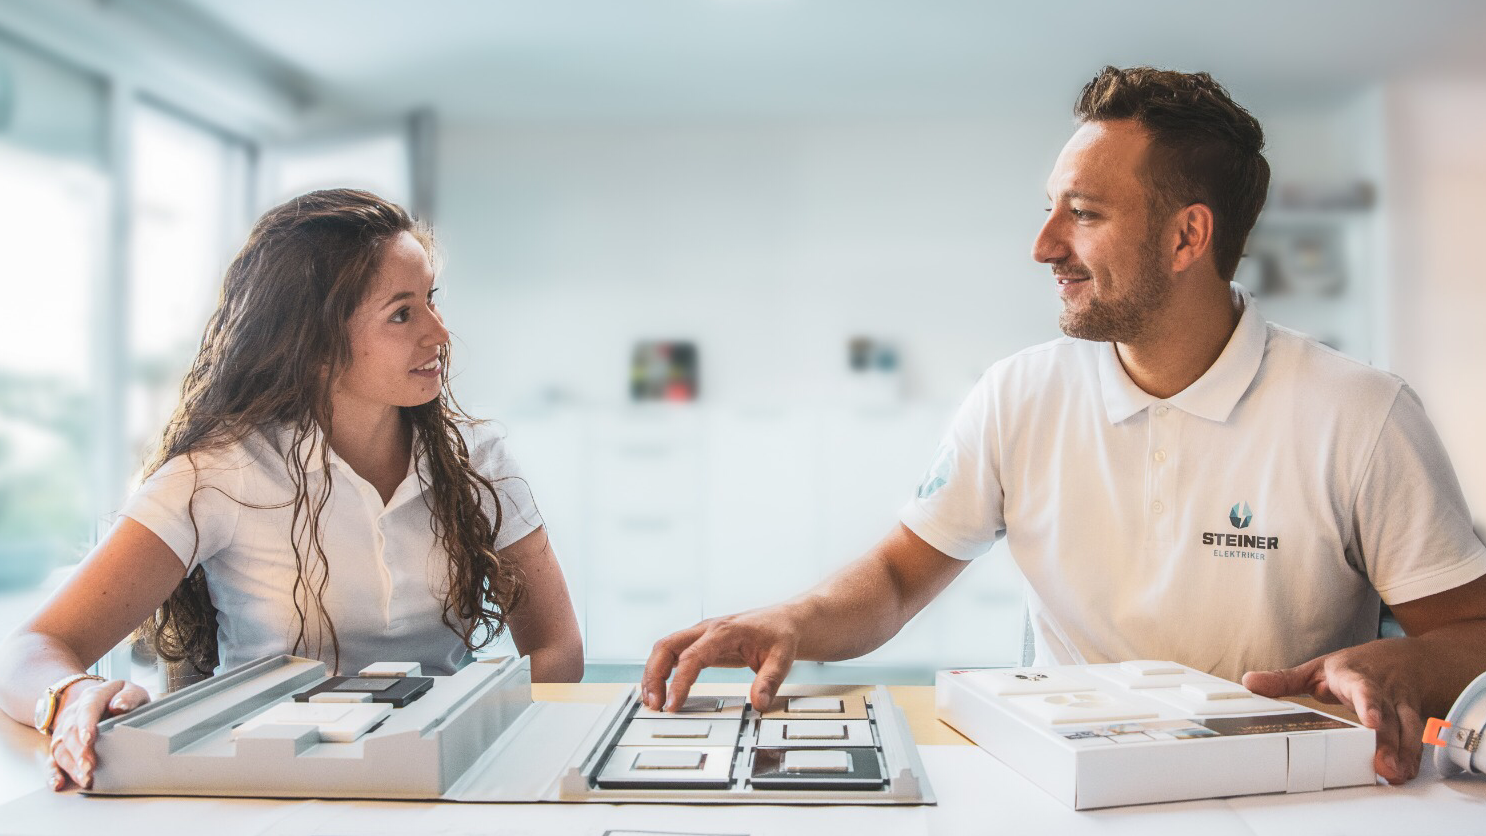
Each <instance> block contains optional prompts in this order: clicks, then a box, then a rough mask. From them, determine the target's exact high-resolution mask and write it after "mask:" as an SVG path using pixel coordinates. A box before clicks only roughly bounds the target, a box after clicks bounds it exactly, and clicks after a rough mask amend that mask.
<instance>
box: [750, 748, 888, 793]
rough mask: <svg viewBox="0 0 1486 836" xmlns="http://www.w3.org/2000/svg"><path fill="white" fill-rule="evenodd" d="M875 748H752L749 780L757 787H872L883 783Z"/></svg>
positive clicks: (805, 788) (867, 788)
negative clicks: (751, 767) (751, 766)
mask: <svg viewBox="0 0 1486 836" xmlns="http://www.w3.org/2000/svg"><path fill="white" fill-rule="evenodd" d="M880 758H881V755H880V754H879V753H878V751H877V750H876V749H875V748H868V747H851V748H841V749H783V748H771V747H760V748H758V749H754V750H753V770H752V778H751V780H752V783H753V785H754V786H755V787H758V788H759V789H765V788H767V789H803V790H810V789H819V790H845V789H854V790H875V789H881V788H882V786H883V783H884V781H883V777H882V763H881V760H880Z"/></svg>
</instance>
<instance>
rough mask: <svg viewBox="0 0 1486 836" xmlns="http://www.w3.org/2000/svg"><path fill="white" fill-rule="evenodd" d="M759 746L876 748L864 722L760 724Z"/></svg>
mask: <svg viewBox="0 0 1486 836" xmlns="http://www.w3.org/2000/svg"><path fill="white" fill-rule="evenodd" d="M758 745H760V746H781V747H786V746H787V747H791V748H804V747H809V748H838V749H839V748H841V747H843V746H876V745H877V741H875V740H873V739H872V724H871V723H870V722H868V721H866V720H761V721H760V722H759V729H758Z"/></svg>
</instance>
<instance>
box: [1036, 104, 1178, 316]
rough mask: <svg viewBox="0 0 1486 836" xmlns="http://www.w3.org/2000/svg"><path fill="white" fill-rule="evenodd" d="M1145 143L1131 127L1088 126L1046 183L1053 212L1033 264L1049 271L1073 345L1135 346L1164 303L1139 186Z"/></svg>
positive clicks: (1166, 279)
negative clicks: (1045, 266)
mask: <svg viewBox="0 0 1486 836" xmlns="http://www.w3.org/2000/svg"><path fill="white" fill-rule="evenodd" d="M1149 146H1150V138H1149V136H1148V135H1147V134H1146V132H1145V129H1144V128H1142V127H1140V126H1139V125H1138V124H1136V123H1135V122H1133V121H1130V120H1113V121H1106V122H1087V123H1085V124H1083V125H1082V126H1081V127H1079V129H1078V131H1076V132H1075V133H1074V134H1073V138H1072V139H1070V140H1068V144H1067V145H1065V146H1063V152H1062V153H1061V154H1059V155H1058V162H1057V164H1056V165H1054V166H1053V173H1052V175H1051V176H1050V177H1049V178H1048V181H1047V194H1048V201H1049V204H1050V208H1049V210H1048V217H1047V222H1046V223H1044V224H1043V225H1042V231H1041V232H1039V233H1038V235H1037V240H1036V241H1034V242H1033V244H1032V258H1034V259H1036V260H1037V261H1040V262H1042V263H1044V264H1049V265H1052V268H1053V277H1054V278H1055V279H1056V281H1057V283H1058V295H1059V296H1060V297H1061V298H1062V300H1063V313H1062V314H1061V315H1060V316H1059V317H1058V325H1059V326H1060V327H1061V328H1062V329H1063V332H1064V333H1065V334H1067V335H1068V336H1070V337H1077V338H1079V339H1084V340H1100V341H1111V342H1120V343H1130V342H1136V341H1138V340H1139V339H1140V338H1141V336H1143V335H1144V334H1145V333H1146V331H1147V329H1148V326H1149V323H1150V322H1151V321H1153V319H1154V318H1155V315H1156V314H1157V312H1158V311H1159V310H1160V309H1161V307H1162V306H1163V305H1164V304H1165V302H1166V296H1167V290H1168V288H1169V287H1170V284H1171V274H1170V270H1169V269H1168V266H1167V265H1166V263H1165V262H1164V259H1163V258H1162V254H1161V249H1160V246H1159V242H1160V238H1161V232H1162V228H1161V226H1162V225H1161V223H1160V219H1157V218H1153V217H1152V216H1151V213H1150V201H1149V199H1148V198H1149V195H1150V186H1148V185H1147V184H1146V182H1145V181H1144V179H1143V178H1142V171H1143V167H1144V166H1145V159H1146V152H1147V149H1148V148H1149Z"/></svg>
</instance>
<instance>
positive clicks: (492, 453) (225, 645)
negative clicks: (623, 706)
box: [119, 425, 541, 674]
mask: <svg viewBox="0 0 1486 836" xmlns="http://www.w3.org/2000/svg"><path fill="white" fill-rule="evenodd" d="M460 432H461V434H462V435H463V436H464V441H465V445H466V446H467V447H468V449H469V454H470V465H471V467H473V468H474V469H475V470H476V471H477V472H479V473H480V474H482V475H483V476H485V477H486V478H487V479H490V480H491V481H492V482H493V483H494V485H495V488H496V492H497V495H498V496H499V497H500V504H501V510H502V520H501V527H500V532H499V534H498V536H497V537H496V540H495V543H494V547H495V548H496V549H502V548H505V547H506V546H508V545H510V544H512V543H514V542H516V541H517V540H519V539H521V538H522V537H525V536H526V535H527V534H530V533H531V532H532V531H534V530H536V528H537V527H538V526H540V525H541V518H540V517H539V515H538V514H537V511H536V507H535V504H534V502H533V500H532V496H531V492H530V490H529V489H528V488H527V487H526V482H525V480H523V479H521V478H520V470H519V469H518V468H517V466H516V462H515V461H514V460H512V458H511V456H510V455H509V453H508V452H507V450H506V446H505V443H504V439H503V435H502V434H501V433H500V432H498V431H496V430H495V429H493V428H492V427H490V426H489V425H461V427H460ZM323 438H324V437H323V436H322V435H320V434H319V433H318V432H316V434H315V435H314V436H313V437H311V438H309V439H306V443H304V444H302V445H301V450H300V451H299V455H300V457H301V459H302V461H303V462H304V465H305V470H306V479H307V481H308V490H309V495H310V497H311V499H312V500H313V499H314V497H316V496H318V495H319V492H320V491H321V490H322V489H323V488H324V484H325V476H326V474H325V473H324V472H323V470H322V466H321V460H320V448H319V445H320V444H322V443H323ZM290 443H291V439H290V435H289V433H288V431H287V429H283V428H267V429H264V430H262V431H255V432H252V433H249V434H248V435H247V436H246V437H245V438H243V440H242V441H240V442H237V443H235V444H231V445H228V446H225V447H220V448H217V449H211V450H204V451H201V452H198V453H194V454H192V455H191V457H190V460H188V458H187V457H186V456H177V457H175V458H173V459H171V460H170V461H168V462H166V463H165V465H164V466H163V467H161V468H160V469H159V470H158V471H156V472H155V474H154V475H153V476H151V477H150V478H149V479H147V480H145V482H144V484H143V485H141V486H140V487H139V489H138V490H137V491H135V493H134V494H133V495H132V496H131V497H130V498H129V500H128V501H127V502H126V503H125V505H124V508H123V509H122V510H121V511H120V512H119V513H120V514H122V515H124V516H127V517H129V518H131V519H133V520H135V521H137V522H139V523H140V524H141V525H143V526H145V527H146V528H148V529H150V530H151V531H153V532H154V533H155V534H156V535H157V536H159V537H160V539H161V540H164V541H165V543H166V545H168V546H170V547H171V549H172V550H173V551H174V552H175V553H176V555H177V556H178V557H179V558H180V560H181V562H182V563H184V564H186V566H187V569H188V570H190V569H194V568H195V567H196V566H197V565H200V566H201V567H202V568H203V569H204V570H205V572H206V584H207V589H208V590H209V591H210V593H211V598H212V603H213V604H215V605H216V607H217V637H218V652H219V654H220V664H219V665H218V666H217V670H218V671H222V670H226V669H228V668H232V667H236V666H237V665H240V664H242V663H244V662H250V661H252V660H254V659H257V658H259V657H261V656H267V655H270V654H278V653H290V652H294V645H295V641H296V639H297V637H298V635H299V625H300V616H299V613H298V612H297V611H296V609H295V599H294V581H295V577H296V575H297V569H296V567H295V559H294V551H293V549H292V548H291V545H290V539H289V534H290V530H291V528H292V527H293V520H292V518H293V510H292V508H291V507H290V505H289V503H290V502H291V501H292V499H293V497H294V488H293V484H292V483H291V482H290V478H289V471H288V468H287V467H286V466H285V464H284V452H285V450H287V449H288V446H289V444H290ZM329 459H330V467H331V471H332V472H331V476H332V478H331V481H330V484H331V491H330V497H329V500H328V501H327V502H326V503H325V510H324V513H323V515H322V516H321V519H320V531H321V541H322V543H323V544H324V548H325V556H326V560H327V562H328V564H329V569H330V576H329V583H328V584H327V586H326V588H325V594H324V603H325V610H326V612H327V614H328V615H329V616H330V619H331V623H332V624H333V625H334V626H335V630H336V637H337V639H338V640H339V642H340V666H339V669H340V672H341V673H346V672H350V673H355V672H356V671H359V670H361V669H362V668H364V667H366V666H367V665H369V664H372V663H373V662H418V663H421V664H422V665H423V670H424V672H425V673H429V674H450V673H453V672H454V671H455V670H457V669H458V668H459V667H460V666H461V665H462V664H463V663H464V662H465V661H466V660H467V658H468V656H469V652H468V650H466V648H465V646H464V642H463V640H462V639H461V638H460V636H459V635H458V634H456V633H455V632H454V631H453V630H451V629H449V627H447V626H446V625H445V624H444V623H443V609H444V590H445V588H446V587H447V585H448V556H447V555H448V553H447V552H446V551H445V550H444V547H443V545H442V544H441V543H440V542H439V541H438V539H437V538H436V537H435V536H434V533H433V528H432V525H431V523H432V517H431V514H430V512H429V508H428V505H427V503H426V502H425V500H424V491H423V483H426V482H427V481H428V479H429V472H428V467H427V463H426V462H422V463H419V460H418V456H417V455H416V454H415V455H414V456H412V457H410V459H409V462H408V470H407V475H406V476H405V477H404V478H403V481H402V483H401V484H400V485H398V486H397V489H396V490H395V491H394V492H393V494H392V497H391V499H390V500H389V501H387V502H386V503H383V502H382V497H381V495H380V494H378V493H377V489H376V488H375V487H373V486H372V484H371V483H370V482H368V481H366V480H365V479H363V478H362V477H361V476H360V475H359V474H357V473H356V471H354V470H352V469H351V467H350V465H348V464H346V461H345V460H344V459H342V458H341V457H340V456H339V455H337V454H336V453H335V451H334V450H330V451H329ZM415 465H416V469H415ZM420 470H421V471H422V473H421V476H422V479H421V480H420V478H419V475H420V474H419V471H420ZM481 493H482V497H483V500H484V505H485V513H486V514H487V515H489V517H490V520H491V522H492V523H493V522H494V521H495V504H494V502H492V501H491V499H490V497H489V495H488V493H486V492H484V491H481ZM254 506H257V507H254ZM193 515H194V523H193ZM300 525H301V528H302V526H303V522H302V521H301V523H300ZM198 535H199V536H198ZM300 542H301V543H302V544H304V545H301V548H300V552H301V554H303V555H304V556H305V566H306V568H307V570H308V571H309V572H310V577H311V579H312V581H315V582H317V581H318V579H319V578H320V569H319V565H320V563H319V558H318V557H317V556H316V555H315V553H314V551H313V550H312V549H311V548H309V547H308V545H307V541H306V540H304V538H303V536H302V535H301V537H300ZM301 597H302V594H301ZM308 612H309V613H310V615H309V617H308V618H307V619H306V627H305V630H306V635H307V637H308V647H304V646H301V647H300V648H299V650H298V653H299V655H301V656H310V657H313V658H318V659H322V660H324V661H325V662H326V663H327V664H330V663H332V661H333V659H332V655H331V643H330V638H329V636H328V635H325V636H324V640H323V644H322V643H321V641H320V639H321V633H320V628H319V627H318V625H319V619H318V617H317V616H316V615H315V614H314V610H312V609H311V610H308Z"/></svg>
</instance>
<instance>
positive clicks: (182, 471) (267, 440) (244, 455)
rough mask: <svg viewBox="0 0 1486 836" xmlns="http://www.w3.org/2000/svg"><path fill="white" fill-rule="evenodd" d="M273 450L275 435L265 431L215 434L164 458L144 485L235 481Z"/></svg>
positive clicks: (274, 452) (270, 454) (272, 453)
mask: <svg viewBox="0 0 1486 836" xmlns="http://www.w3.org/2000/svg"><path fill="white" fill-rule="evenodd" d="M276 447H277V437H276V435H275V434H274V433H273V432H269V431H265V430H259V429H253V430H249V431H247V432H245V433H241V434H237V435H229V434H227V433H218V434H216V435H213V436H209V437H207V438H204V439H201V440H200V441H198V442H196V443H194V444H192V445H191V446H190V447H189V448H188V449H186V450H183V451H181V452H179V453H176V454H175V455H172V456H170V457H168V458H167V459H166V460H165V461H164V462H162V463H161V464H160V466H159V467H157V468H155V470H154V471H153V472H152V473H151V474H150V475H149V477H148V481H155V480H161V479H165V480H171V479H179V478H182V477H184V476H187V475H190V476H192V477H194V478H195V479H196V480H197V481H214V480H216V479H220V478H223V477H232V478H237V477H239V476H240V475H241V474H242V473H243V471H245V470H247V469H250V468H251V467H253V466H254V465H255V464H256V463H258V462H260V461H262V460H263V459H264V458H266V457H270V456H274V455H276V449H275V448H276Z"/></svg>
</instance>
